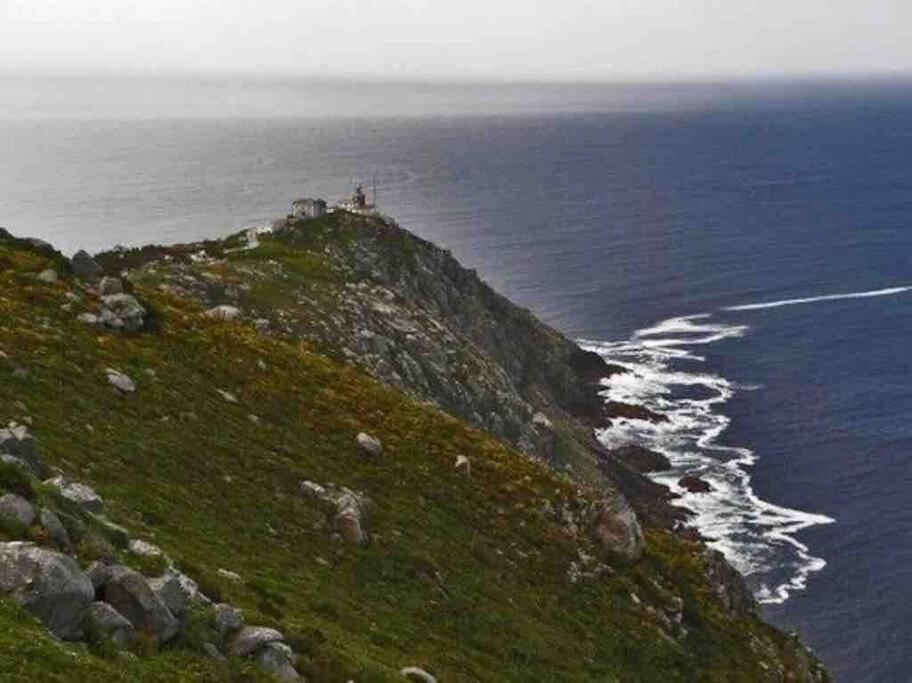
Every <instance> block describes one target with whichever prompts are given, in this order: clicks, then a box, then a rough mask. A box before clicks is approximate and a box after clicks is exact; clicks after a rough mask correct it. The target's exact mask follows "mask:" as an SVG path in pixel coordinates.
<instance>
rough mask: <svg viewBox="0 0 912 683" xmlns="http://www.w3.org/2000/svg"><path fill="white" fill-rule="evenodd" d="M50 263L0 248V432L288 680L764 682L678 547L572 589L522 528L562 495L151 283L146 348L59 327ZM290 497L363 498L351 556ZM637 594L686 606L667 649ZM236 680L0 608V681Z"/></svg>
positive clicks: (664, 541)
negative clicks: (143, 543) (116, 378)
mask: <svg viewBox="0 0 912 683" xmlns="http://www.w3.org/2000/svg"><path fill="white" fill-rule="evenodd" d="M289 248H290V247H288V246H282V245H270V246H269V247H267V248H265V251H264V252H261V253H258V251H259V250H257V251H254V252H239V254H238V255H237V256H232V259H231V261H232V263H238V262H243V261H245V260H252V259H258V258H263V259H268V258H281V259H282V262H283V263H289V258H288V257H289V254H288V253H287V252H285V253H275V252H274V251H271V250H286V249H289ZM261 249H264V247H261ZM267 254H269V255H268V256H267ZM291 257H292V258H291V261H290V262H291V263H295V264H296V265H295V266H294V267H293V268H291V269H290V270H289V272H290V273H291V275H289V276H291V277H300V278H301V279H302V283H303V282H304V281H305V280H306V281H309V282H313V280H314V278H317V279H319V278H320V277H326V278H330V279H331V278H333V277H335V275H334V274H333V273H332V272H326V271H324V270H322V269H323V265H321V263H320V260H319V257H318V256H314V255H303V254H299V255H298V256H297V257H295V256H294V255H291ZM295 258H297V260H296V261H295ZM47 262H48V261H47V260H46V258H45V257H43V256H38V255H35V254H34V253H31V252H28V251H19V250H16V249H12V248H9V247H3V246H0V350H2V351H3V352H5V353H6V354H7V355H8V358H7V359H6V360H4V359H2V358H0V421H6V420H10V419H21V418H22V417H23V416H24V415H25V414H27V415H28V416H30V417H31V418H32V419H33V431H34V433H35V434H36V437H37V439H38V441H39V445H40V449H41V452H42V454H43V456H44V458H45V460H46V462H47V463H48V464H49V465H53V466H57V467H60V468H62V469H63V470H64V471H65V472H66V474H67V475H69V476H70V477H72V478H74V479H78V480H81V481H85V482H86V483H88V484H90V485H91V486H93V487H94V488H95V489H96V490H97V491H98V492H99V493H100V494H101V495H102V497H103V498H104V499H105V501H106V514H107V515H108V517H109V518H110V519H111V520H112V521H115V522H117V523H118V524H121V525H123V526H126V527H127V528H128V529H130V530H131V532H132V533H133V534H134V535H137V536H141V537H143V538H147V539H148V540H151V541H152V542H154V543H156V544H157V545H159V546H161V547H162V548H163V549H164V550H165V552H167V553H168V554H169V555H170V556H171V557H173V558H175V560H176V561H177V562H178V564H179V565H180V566H181V567H183V568H184V569H185V570H186V571H188V573H190V574H191V575H192V576H194V577H195V578H197V579H198V580H199V581H200V582H201V583H202V585H203V588H204V590H205V591H207V592H208V593H209V594H210V595H212V596H213V597H216V598H221V599H224V600H228V601H230V602H232V603H233V604H236V605H237V606H239V607H241V608H243V610H244V611H245V614H246V617H247V620H248V622H249V623H257V624H264V625H273V626H275V627H277V628H279V629H281V630H282V631H284V632H285V633H286V635H287V636H288V638H289V640H290V642H291V643H292V644H293V645H294V646H295V647H296V648H297V649H298V650H299V651H300V652H301V654H302V659H301V661H300V663H299V664H300V665H299V669H300V670H301V671H302V673H304V674H305V675H306V676H307V677H308V680H313V681H346V680H349V679H351V678H354V679H355V680H357V681H384V680H401V679H400V678H399V676H398V674H397V672H398V670H399V669H400V668H401V667H403V666H407V665H418V666H422V667H424V668H426V669H428V670H429V671H432V672H434V673H435V674H436V675H438V676H439V677H440V679H441V680H443V681H470V680H471V681H474V680H483V681H484V680H492V681H493V680H498V681H501V680H513V681H533V680H534V681H539V680H547V681H578V680H603V681H612V680H624V681H652V680H655V681H660V680H661V681H668V680H679V681H693V680H732V681H735V680H743V681H756V680H763V679H762V678H761V674H762V670H761V669H760V661H761V659H762V658H763V657H762V656H760V655H758V654H756V652H755V651H754V650H753V649H752V646H751V640H752V638H753V637H755V636H756V637H758V638H762V639H764V641H765V642H766V641H770V642H772V641H771V639H774V638H777V637H778V635H777V634H776V633H775V632H774V631H773V630H772V629H770V628H769V627H767V626H765V625H763V624H761V623H760V622H759V621H757V620H755V619H750V620H743V621H735V620H732V619H731V618H730V617H728V616H727V615H725V614H723V612H722V611H721V609H720V607H719V605H718V604H717V603H716V602H715V600H714V598H712V596H711V594H710V592H709V588H708V587H707V586H706V585H705V583H704V582H703V579H702V574H701V565H700V562H699V560H698V557H697V555H698V548H696V547H695V546H693V545H689V544H687V543H685V542H683V541H680V540H678V539H676V538H673V537H671V536H670V535H668V534H664V533H660V532H652V533H650V535H649V544H648V552H647V556H646V558H645V559H644V560H643V561H642V562H640V563H638V564H636V565H634V566H632V567H626V568H618V570H617V572H616V573H615V574H614V575H612V576H610V577H606V578H603V579H600V580H598V581H595V582H587V583H581V584H578V585H569V584H568V583H567V582H566V581H565V579H564V572H565V570H566V567H567V565H568V563H569V561H570V560H571V559H572V558H573V557H574V556H575V543H574V542H573V541H572V540H570V539H568V538H567V537H566V535H564V534H562V533H561V531H560V529H559V528H558V527H557V526H556V524H554V522H553V521H552V520H551V519H549V518H548V517H546V516H545V515H544V514H543V513H542V512H541V509H542V502H543V501H544V500H551V501H557V500H558V499H560V498H563V497H566V496H569V495H571V493H572V488H573V487H572V485H571V484H570V482H569V481H568V480H566V479H564V478H560V477H558V476H556V475H554V474H553V473H552V472H550V471H549V470H547V469H545V468H544V467H543V466H541V465H539V464H537V463H534V462H532V461H530V460H529V459H527V458H525V457H523V456H521V455H519V454H518V453H516V452H515V451H513V450H511V449H509V448H508V447H506V446H504V445H503V444H501V443H499V442H496V441H495V440H493V439H492V438H490V437H488V436H487V435H486V434H484V433H482V432H479V431H476V430H472V429H470V428H468V427H466V426H465V425H463V424H461V423H460V422H458V421H457V420H455V419H453V418H451V417H449V416H447V415H445V414H443V413H441V412H439V411H436V410H433V409H430V408H427V407H423V406H420V405H418V404H416V403H414V402H412V401H411V400H409V399H408V398H406V397H405V396H403V395H402V394H400V393H397V392H395V391H392V390H390V389H387V388H385V387H383V386H381V385H379V384H377V383H376V382H374V381H372V380H371V379H369V378H368V377H366V376H365V375H363V374H361V373H359V372H358V371H356V370H354V369H352V368H350V367H346V366H343V365H340V364H338V363H335V362H333V361H331V360H330V359H328V358H327V357H325V356H322V355H319V354H316V353H314V352H313V351H311V350H309V349H308V348H307V347H306V346H303V345H301V344H298V343H293V342H289V341H285V340H282V339H277V338H269V337H265V336H262V335H259V334H257V333H256V332H255V331H254V330H253V329H252V328H251V327H249V326H245V325H243V324H235V323H216V322H212V321H208V320H206V319H204V318H203V317H202V316H201V315H199V311H198V309H197V308H196V307H195V306H194V305H193V304H190V303H188V302H185V301H181V300H177V299H173V298H169V297H167V296H165V295H162V294H161V293H160V292H159V291H158V290H157V289H156V288H155V287H154V286H152V284H151V283H150V284H149V285H148V286H147V285H144V284H140V285H139V286H138V287H137V294H138V295H139V296H141V297H143V298H144V300H145V301H147V302H149V303H151V304H152V305H153V306H154V308H155V310H156V311H157V312H158V314H159V321H160V327H159V329H158V330H157V331H156V332H155V333H150V334H140V335H119V334H109V333H106V332H103V331H100V330H98V329H96V328H92V327H89V326H86V325H83V324H81V323H79V322H77V321H76V320H75V315H76V313H78V312H79V310H80V309H79V307H78V306H77V307H76V308H74V309H73V310H72V311H63V310H61V308H60V306H61V304H63V303H64V302H65V299H64V292H65V291H66V290H67V289H68V288H70V289H71V288H73V286H74V285H73V283H72V282H68V281H63V282H61V283H58V284H55V285H48V284H43V283H39V282H37V281H36V280H35V279H34V278H33V277H31V276H30V275H29V273H34V272H37V271H39V270H41V269H42V268H43V267H46V264H47ZM2 264H6V265H5V266H4V265H2ZM258 360H263V361H265V363H266V369H265V370H262V369H260V368H259V367H258V363H257V361H258ZM15 367H27V368H28V369H29V371H30V373H29V376H28V377H27V378H25V379H19V378H16V377H14V376H13V374H12V370H13V368H15ZM107 367H116V368H118V369H120V370H121V371H123V372H126V373H127V374H129V375H130V376H131V377H133V378H134V379H135V380H136V382H137V385H138V389H137V391H136V393H135V394H132V395H129V396H122V395H119V394H117V393H116V392H115V391H114V390H113V389H112V388H111V387H109V386H108V384H107V382H106V379H105V375H104V372H103V371H104V369H105V368H107ZM148 370H151V371H154V377H153V376H151V375H150V374H148V373H147V371H148ZM217 389H224V390H227V391H230V392H232V393H233V394H235V395H236V396H237V397H238V398H239V404H232V403H229V402H227V401H226V400H225V399H224V398H222V397H221V396H220V395H219V394H218V393H217ZM250 415H255V416H257V418H258V421H257V422H256V423H255V422H254V421H252V420H251V418H250ZM359 431H367V432H370V433H372V434H375V435H376V436H378V437H379V438H380V439H381V440H382V441H383V443H384V453H383V455H382V457H381V458H379V459H365V458H364V457H363V456H362V455H360V454H359V453H358V451H357V449H356V447H355V444H354V436H355V434H356V433H357V432H359ZM457 455H467V456H468V457H469V458H471V460H472V477H471V479H469V478H466V477H464V476H462V475H460V474H459V473H457V472H456V471H455V470H454V468H453V463H454V461H455V459H456V456H457ZM301 479H312V480H315V481H318V482H321V483H328V482H333V483H336V484H339V485H344V486H348V487H350V488H353V489H355V490H358V491H362V492H364V493H365V494H366V495H368V496H369V497H370V498H371V500H372V501H373V509H372V514H371V518H370V523H369V529H370V531H371V534H372V542H371V543H370V544H369V545H368V546H366V547H363V548H354V547H349V546H345V545H340V544H337V543H335V542H333V541H332V540H331V539H330V538H329V535H328V533H327V532H326V530H325V529H324V528H323V527H322V520H323V512H322V511H321V510H319V509H317V508H316V507H315V506H314V505H313V504H312V503H310V502H308V501H307V500H305V499H304V498H302V497H301V496H300V495H299V494H298V492H297V488H298V483H299V482H300V480H301ZM2 481H3V477H0V482H2ZM10 485H11V486H19V485H20V483H17V482H15V481H12V482H11V483H10ZM219 568H224V569H228V570H231V571H234V572H237V573H238V574H240V576H241V577H242V579H243V580H242V581H241V582H240V583H235V582H232V581H230V580H226V579H225V578H223V577H221V576H220V575H219V574H218V573H217V570H218V569H219ZM654 580H658V581H660V582H661V583H662V584H664V585H666V586H671V587H673V588H674V590H675V591H676V592H677V593H679V594H680V595H681V596H682V597H683V598H684V600H685V614H686V619H685V621H686V626H687V628H688V630H689V635H688V637H687V638H686V639H684V640H683V641H681V642H676V641H672V640H670V639H667V638H665V637H664V636H663V635H662V634H661V633H660V632H659V630H658V628H657V627H656V624H655V621H654V619H652V618H651V617H650V616H649V615H648V614H647V613H646V612H644V610H643V609H642V607H639V606H637V605H636V604H635V603H634V602H633V601H632V600H631V598H630V594H631V592H638V593H643V594H646V591H648V590H650V589H649V588H648V587H649V586H651V585H652V582H653V581H654ZM777 647H778V646H777ZM71 652H75V654H71ZM781 652H782V650H779V649H776V650H774V654H775V655H776V656H777V657H778V656H779V655H780V654H781ZM239 667H240V668H239ZM242 669H243V667H242V666H241V665H240V664H238V663H233V664H231V665H229V668H225V667H224V666H221V665H216V664H214V663H210V662H208V661H206V660H204V659H202V658H200V657H198V656H197V655H194V654H189V652H188V650H186V649H182V648H180V647H175V648H171V649H167V650H165V651H163V652H160V653H155V654H149V655H147V656H144V657H141V658H139V659H135V660H134V659H129V658H123V657H120V658H117V657H114V658H112V657H105V656H101V655H99V654H93V653H90V652H88V651H84V650H80V649H78V648H76V647H73V646H69V645H60V644H58V643H56V642H54V641H53V640H52V639H50V638H49V637H48V636H46V635H45V634H44V632H43V630H42V629H41V628H40V627H39V626H37V625H36V624H35V623H33V622H32V621H31V620H30V619H29V618H27V617H24V616H23V615H22V614H21V613H20V612H19V611H17V610H16V609H14V608H12V607H11V606H10V605H9V604H7V603H5V602H3V601H0V678H3V679H4V680H7V679H10V680H131V681H132V680H139V681H142V680H162V681H164V680H168V681H171V680H231V678H230V676H234V677H235V678H236V679H237V680H242V679H241V678H240V677H242V676H247V677H261V674H259V673H257V672H255V671H253V670H249V669H248V670H242ZM30 676H31V678H30ZM55 676H62V677H61V678H55Z"/></svg>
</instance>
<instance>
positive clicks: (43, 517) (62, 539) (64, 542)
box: [38, 508, 73, 549]
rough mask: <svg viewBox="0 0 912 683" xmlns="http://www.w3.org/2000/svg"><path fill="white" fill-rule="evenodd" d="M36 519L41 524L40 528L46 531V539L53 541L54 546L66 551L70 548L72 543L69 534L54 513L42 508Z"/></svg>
mask: <svg viewBox="0 0 912 683" xmlns="http://www.w3.org/2000/svg"><path fill="white" fill-rule="evenodd" d="M38 519H39V521H40V522H41V526H43V527H44V530H45V531H47V534H48V538H50V539H51V541H53V543H54V545H56V546H57V547H58V548H62V549H67V548H69V547H71V546H72V544H73V543H72V539H71V538H70V534H69V532H68V531H67V530H66V527H65V526H64V525H63V522H62V521H61V520H60V517H58V516H57V513H56V512H54V511H53V510H49V509H48V508H42V509H41V513H40V514H39V515H38Z"/></svg>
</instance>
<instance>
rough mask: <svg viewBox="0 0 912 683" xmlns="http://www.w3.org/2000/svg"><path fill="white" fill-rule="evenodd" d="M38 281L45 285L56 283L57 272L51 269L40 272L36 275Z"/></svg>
mask: <svg viewBox="0 0 912 683" xmlns="http://www.w3.org/2000/svg"><path fill="white" fill-rule="evenodd" d="M38 279H39V280H41V281H42V282H47V283H53V282H57V272H56V271H54V270H53V269H51V268H48V269H47V270H42V271H41V272H40V273H38Z"/></svg>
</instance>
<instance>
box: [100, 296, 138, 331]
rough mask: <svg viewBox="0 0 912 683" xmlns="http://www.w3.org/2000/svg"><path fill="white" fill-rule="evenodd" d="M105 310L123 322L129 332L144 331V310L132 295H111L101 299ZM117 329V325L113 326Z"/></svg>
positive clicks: (124, 327)
mask: <svg viewBox="0 0 912 683" xmlns="http://www.w3.org/2000/svg"><path fill="white" fill-rule="evenodd" d="M101 300H102V302H103V303H104V305H105V309H106V310H108V311H110V312H111V313H113V314H114V316H115V317H116V318H117V319H118V320H120V321H121V323H122V326H123V329H124V330H126V331H127V332H138V331H139V330H141V329H142V327H143V324H144V322H145V317H146V309H145V308H143V307H142V306H141V305H140V303H139V302H138V301H137V300H136V297H134V296H133V295H132V294H110V295H108V296H103V297H101ZM113 326H115V327H116V325H113Z"/></svg>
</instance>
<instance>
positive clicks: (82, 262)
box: [70, 249, 102, 280]
mask: <svg viewBox="0 0 912 683" xmlns="http://www.w3.org/2000/svg"><path fill="white" fill-rule="evenodd" d="M70 265H71V266H72V268H73V272H74V273H75V274H76V275H77V276H78V277H81V278H83V279H84V280H91V279H94V278H97V277H98V276H100V275H101V273H102V270H101V266H100V265H98V262H97V261H96V260H95V259H93V258H92V257H91V256H89V254H88V252H86V251H84V250H82V249H80V250H79V251H77V252H76V253H75V254H74V255H73V258H72V259H71V260H70Z"/></svg>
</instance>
